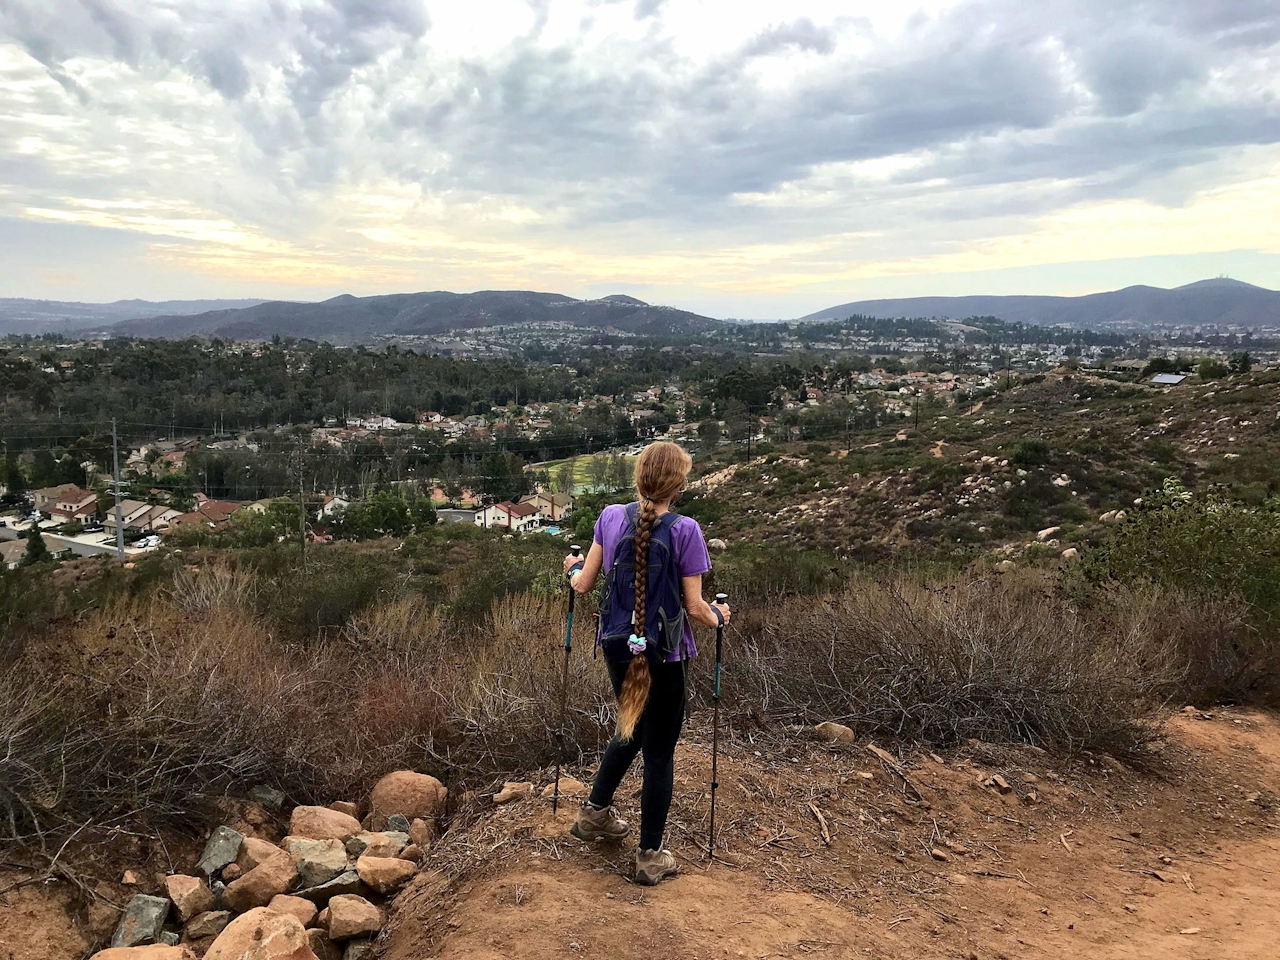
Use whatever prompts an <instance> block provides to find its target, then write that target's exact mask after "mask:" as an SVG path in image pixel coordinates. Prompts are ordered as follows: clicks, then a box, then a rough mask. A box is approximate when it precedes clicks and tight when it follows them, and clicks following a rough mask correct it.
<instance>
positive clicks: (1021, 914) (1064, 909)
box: [385, 713, 1280, 960]
mask: <svg viewBox="0 0 1280 960" xmlns="http://www.w3.org/2000/svg"><path fill="white" fill-rule="evenodd" d="M807 749H811V752H810V753H809V754H808V755H807V756H806V755H805V754H806V751H805V750H801V749H799V748H794V749H788V750H784V752H783V755H781V756H778V757H772V758H771V757H768V756H757V755H755V753H754V751H748V750H744V749H741V748H740V747H739V748H737V749H731V750H730V751H729V752H728V757H729V759H728V761H727V762H726V767H727V768H728V769H727V770H725V772H724V773H723V774H722V782H723V783H724V784H725V786H724V787H723V788H722V792H721V800H720V802H721V803H724V807H722V808H720V809H718V818H717V819H718V822H724V823H726V832H725V834H724V837H723V839H724V841H725V842H726V844H727V845H728V846H729V847H730V848H731V849H732V851H733V855H734V859H735V860H737V861H738V865H737V866H732V865H729V864H723V863H716V864H715V865H713V866H712V867H710V868H709V869H708V868H707V866H706V863H705V860H704V859H702V857H701V856H700V854H699V851H698V848H697V845H696V844H697V843H699V842H701V840H702V837H703V836H704V833H703V831H704V830H705V812H706V811H705V806H706V804H705V796H704V795H703V792H702V790H701V789H700V787H699V784H698V783H697V782H696V781H695V780H692V779H691V780H688V781H683V782H680V783H678V784H677V799H676V803H675V808H674V810H673V826H672V831H671V833H672V839H671V843H670V845H671V846H672V847H673V849H674V850H675V852H676V853H677V856H678V858H679V859H680V861H681V865H682V876H680V877H679V878H677V879H675V880H673V881H670V882H667V883H664V884H662V885H660V886H659V887H657V888H653V889H646V888H641V887H636V886H634V885H632V884H631V883H629V882H628V880H627V877H628V876H629V874H630V870H629V868H628V865H629V856H630V851H629V850H628V849H626V848H620V849H610V848H609V847H606V846H602V845H594V846H587V845H584V844H580V843H578V842H576V841H573V840H571V839H569V838H567V837H563V835H562V831H563V829H564V828H565V827H567V825H568V823H569V822H570V816H571V814H570V813H568V812H566V811H564V810H562V811H561V816H560V818H559V819H560V823H559V824H557V823H553V822H552V821H551V816H550V811H549V810H547V809H545V808H535V807H533V806H532V802H530V805H527V806H525V807H524V809H523V810H521V809H520V808H519V807H514V808H504V809H502V810H500V811H495V812H494V813H493V814H491V815H489V816H488V817H486V819H485V822H484V825H483V827H478V828H477V829H478V831H479V832H478V833H477V834H476V835H475V836H473V837H471V838H469V839H468V840H467V841H466V844H471V845H473V847H477V848H479V850H478V852H479V853H481V854H484V853H485V851H488V850H490V848H491V847H492V846H493V845H494V844H497V845H498V846H497V847H496V848H494V849H492V850H491V851H490V852H488V853H487V854H486V855H485V856H484V857H483V858H479V857H478V858H477V865H476V866H475V867H474V868H473V869H468V870H465V871H462V873H461V879H459V880H457V881H456V882H453V883H449V882H447V880H446V879H445V878H444V877H443V876H441V877H436V878H434V879H433V878H424V880H423V881H422V883H421V885H420V887H419V888H418V889H417V890H415V891H413V892H411V893H410V894H408V895H407V896H405V897H403V898H402V899H401V901H400V903H399V905H398V907H399V909H398V916H397V918H396V920H395V922H394V923H393V926H392V928H391V931H390V936H389V939H388V942H387V947H386V954H385V956H386V957H387V958H389V960H420V958H425V957H441V958H448V960H462V958H470V960H480V958H493V960H497V958H500V957H501V958H514V957H519V958H528V960H551V958H553V957H554V958H560V957H566V956H581V957H609V958H612V957H618V958H637V960H640V958H645V960H658V958H667V957H670V958H699V960H707V958H719V957H739V956H741V957H752V958H784V957H791V958H801V957H863V958H865V957H872V958H905V957H913V958H914V957H929V958H932V957H939V958H941V957H952V958H954V957H962V958H969V957H977V958H983V960H986V958H989V957H990V958H997V957H1005V958H1017V957H1032V956H1034V957H1062V958H1068V957H1070V958H1073V960H1074V958H1078V957H1087V958H1099V960H1122V958H1148V957H1170V958H1187V960H1221V958H1231V960H1235V958H1238V960H1245V958H1249V960H1254V958H1257V960H1262V958H1274V957H1276V956H1278V955H1280V946H1278V945H1280V832H1278V831H1276V829H1275V828H1276V826H1277V824H1278V821H1277V815H1276V814H1277V810H1276V807H1275V806H1274V803H1275V794H1276V793H1280V723H1277V721H1276V719H1275V718H1272V717H1270V716H1266V715H1262V714H1253V713H1249V714H1246V713H1238V714H1221V713H1219V714H1216V715H1214V716H1213V718H1212V719H1210V720H1201V719H1191V718H1190V717H1186V716H1178V717H1175V718H1174V719H1173V720H1171V721H1170V724H1169V738H1168V741H1167V744H1166V745H1165V746H1164V749H1163V750H1162V751H1161V756H1162V757H1163V764H1164V766H1163V768H1162V771H1157V772H1156V773H1153V774H1138V773H1134V772H1132V771H1127V770H1125V769H1124V768H1123V767H1122V766H1121V765H1119V764H1115V762H1114V761H1110V760H1109V758H1095V759H1094V762H1093V763H1092V764H1086V765H1085V766H1084V768H1082V769H1077V770H1075V771H1064V770H1063V769H1062V768H1058V769H1056V770H1055V769H1053V768H1052V767H1050V766H1048V760H1047V759H1046V758H1043V757H1036V756H1034V755H1028V754H1021V755H1019V754H1017V751H1016V750H1015V751H1014V753H1013V754H1009V755H1005V756H1004V757H1003V758H1002V757H1000V756H996V755H995V754H993V752H992V749H991V748H988V747H986V746H985V745H977V747H976V748H975V749H973V750H970V751H967V752H966V751H960V752H959V753H958V754H957V755H955V756H951V757H948V758H946V759H945V762H942V763H939V762H937V760H933V759H929V758H928V757H927V756H925V757H915V758H911V760H910V762H909V763H908V766H907V775H908V776H909V777H910V778H911V781H912V783H913V784H914V785H915V786H916V787H917V788H918V789H919V791H920V793H921V794H922V795H923V797H924V800H923V802H922V803H913V802H912V801H911V797H910V795H909V794H908V793H904V788H903V785H902V783H901V781H900V780H899V779H898V778H897V777H896V776H894V775H893V774H892V773H890V772H889V771H888V770H887V769H886V768H885V766H883V765H882V764H881V763H879V762H878V761H877V760H876V758H875V757H873V756H871V755H870V754H868V753H867V752H866V751H865V750H864V749H862V748H861V747H859V748H857V749H848V750H843V751H833V750H831V749H830V748H826V747H820V746H816V745H809V746H808V748H807ZM938 759H942V758H938ZM704 760H705V751H704V750H703V748H702V746H701V745H700V744H697V743H694V744H691V745H688V746H687V747H685V748H683V749H682V755H681V757H680V763H681V765H682V768H683V769H684V770H689V769H690V768H692V769H693V772H694V773H697V772H700V767H701V764H702V762H703V761H704ZM1036 770H1038V772H1035V771H1036ZM996 771H999V772H1000V774H1001V775H1002V776H1003V777H1004V778H1005V780H1006V781H1007V782H1008V784H1009V786H1010V787H1011V789H1010V790H1009V792H1008V793H1005V794H1001V792H1000V789H999V787H998V786H991V785H988V786H985V787H984V786H982V785H981V784H982V783H983V782H986V781H988V780H989V777H990V775H991V774H992V773H993V772H996ZM867 775H870V779H868V776H867ZM624 789H629V787H628V786H627V785H624ZM810 802H812V803H814V804H815V806H817V807H818V808H819V809H820V810H822V811H823V812H824V816H825V818H826V819H827V820H828V823H829V826H830V830H831V833H832V842H831V845H830V846H827V845H825V844H824V843H823V842H822V840H821V837H820V836H819V835H818V834H819V830H818V824H817V820H816V818H815V817H813V815H812V812H811V811H809V810H808V803H810ZM622 806H623V807H624V815H625V814H626V813H633V811H632V810H631V809H630V808H631V807H633V806H634V800H633V799H631V798H630V797H628V798H626V801H625V802H624V803H623V804H622ZM720 817H723V818H724V820H723V821H722V820H721V819H720ZM933 850H936V851H937V852H938V854H939V855H941V856H944V857H946V859H945V860H938V859H935V855H934V854H933V853H932V851H933ZM459 863H461V861H459ZM1157 873H1158V874H1159V875H1158V876H1157Z"/></svg>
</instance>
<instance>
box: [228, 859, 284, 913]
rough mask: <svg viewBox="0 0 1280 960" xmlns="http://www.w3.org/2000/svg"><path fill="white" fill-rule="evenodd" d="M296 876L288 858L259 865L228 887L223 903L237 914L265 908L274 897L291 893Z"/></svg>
mask: <svg viewBox="0 0 1280 960" xmlns="http://www.w3.org/2000/svg"><path fill="white" fill-rule="evenodd" d="M294 876H295V872H294V868H293V862H292V861H291V860H289V859H288V858H287V857H286V858H285V859H284V860H283V861H281V860H271V861H268V862H267V863H262V864H259V865H258V866H256V867H254V868H253V869H252V870H250V871H249V872H248V873H246V874H245V875H244V876H243V877H241V878H240V879H239V880H237V881H236V882H235V883H232V884H229V885H228V886H227V892H226V893H224V894H223V895H222V899H223V902H224V903H225V904H226V905H227V908H228V909H230V910H234V911H235V912H236V913H244V912H246V911H248V910H252V909H254V908H255V907H265V906H266V905H267V904H268V903H270V902H271V898H272V897H275V896H278V895H280V894H282V893H288V892H289V887H290V886H292V885H293V880H294Z"/></svg>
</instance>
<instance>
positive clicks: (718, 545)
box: [707, 537, 729, 550]
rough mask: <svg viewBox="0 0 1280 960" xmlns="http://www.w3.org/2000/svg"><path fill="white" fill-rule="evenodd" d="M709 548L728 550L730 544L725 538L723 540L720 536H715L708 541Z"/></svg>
mask: <svg viewBox="0 0 1280 960" xmlns="http://www.w3.org/2000/svg"><path fill="white" fill-rule="evenodd" d="M707 549H708V550H728V549H729V545H728V544H727V543H725V542H724V541H723V540H721V539H720V538H719V537H713V538H712V539H710V540H708V541H707Z"/></svg>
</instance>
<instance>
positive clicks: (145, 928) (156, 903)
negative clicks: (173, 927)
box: [111, 893, 169, 947]
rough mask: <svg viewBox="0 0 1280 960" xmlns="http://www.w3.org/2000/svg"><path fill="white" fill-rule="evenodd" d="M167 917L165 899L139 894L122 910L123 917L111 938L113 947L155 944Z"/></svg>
mask: <svg viewBox="0 0 1280 960" xmlns="http://www.w3.org/2000/svg"><path fill="white" fill-rule="evenodd" d="M168 915H169V901H168V899H166V898H165V897H149V896H147V895H146V894H143V893H140V894H138V895H137V896H135V897H134V898H133V899H132V900H130V901H129V903H128V905H126V906H125V908H124V916H122V917H121V918H120V923H119V924H118V925H117V926H116V931H115V935H114V936H112V938H111V946H113V947H136V946H140V945H142V944H147V943H157V942H158V941H159V940H160V931H161V930H162V929H163V928H164V921H165V917H167V916H168Z"/></svg>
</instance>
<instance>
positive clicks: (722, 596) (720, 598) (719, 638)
mask: <svg viewBox="0 0 1280 960" xmlns="http://www.w3.org/2000/svg"><path fill="white" fill-rule="evenodd" d="M728 599H729V595H728V594H727V593H717V594H716V603H724V602H725V601H726V600H728ZM716 618H717V619H718V620H719V621H720V622H719V624H717V625H716V689H715V699H716V702H717V703H718V702H719V701H720V649H721V645H722V644H723V642H724V616H723V615H722V614H721V613H720V611H719V610H717V611H716Z"/></svg>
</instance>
